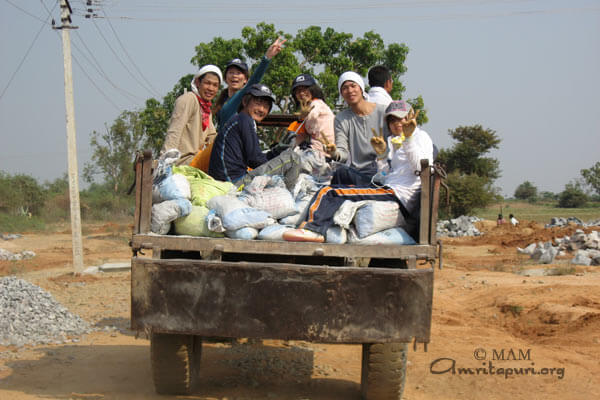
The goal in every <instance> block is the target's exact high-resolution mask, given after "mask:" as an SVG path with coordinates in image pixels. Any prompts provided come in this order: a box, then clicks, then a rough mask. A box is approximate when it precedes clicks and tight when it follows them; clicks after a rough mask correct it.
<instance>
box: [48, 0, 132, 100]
mask: <svg viewBox="0 0 600 400" xmlns="http://www.w3.org/2000/svg"><path fill="white" fill-rule="evenodd" d="M40 2H41V3H42V5H43V6H44V8H45V9H46V11H47V12H48V16H49V17H51V16H52V11H54V8H56V4H58V1H57V2H56V3H55V4H54V7H53V8H52V11H50V10H48V7H46V4H45V3H44V1H43V0H40ZM55 32H56V31H55ZM75 32H77V31H75ZM56 34H57V36H60V35H58V32H56ZM84 45H85V42H84ZM73 46H74V47H75V48H76V49H77V50H79V49H78V48H77V46H76V45H75V43H73ZM79 51H81V50H79ZM88 51H89V50H88ZM90 54H92V53H91V52H90ZM82 55H83V56H84V57H85V54H84V53H83V52H82ZM71 58H72V59H73V61H75V64H77V66H78V67H79V69H80V70H81V72H83V75H84V76H85V77H86V78H88V80H89V81H90V83H91V84H92V86H94V87H95V88H96V90H98V92H99V93H100V95H101V96H102V97H104V98H105V99H106V101H108V102H109V103H110V104H111V105H112V106H113V107H114V108H115V109H116V110H117V111H121V109H120V108H119V106H117V105H116V104H115V103H114V102H113V101H112V100H111V99H110V98H109V97H108V96H107V95H106V93H104V92H103V91H102V89H100V88H99V87H98V85H96V82H94V80H93V79H92V78H91V77H90V76H89V75H88V73H87V71H86V70H85V68H83V66H82V65H81V63H80V62H79V60H77V57H75V55H74V54H71ZM92 66H93V65H92Z"/></svg>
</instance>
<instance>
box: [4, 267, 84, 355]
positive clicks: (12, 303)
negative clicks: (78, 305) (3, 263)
mask: <svg viewBox="0 0 600 400" xmlns="http://www.w3.org/2000/svg"><path fill="white" fill-rule="evenodd" d="M90 331H91V328H90V326H89V325H88V323H87V322H85V321H84V320H82V319H81V318H80V317H78V316H77V315H74V314H72V313H71V312H69V311H68V310H67V309H66V308H65V307H63V306H62V305H61V304H60V303H58V302H57V301H56V300H54V298H53V297H52V296H51V295H50V294H49V293H48V292H46V291H44V290H43V289H42V288H40V287H38V286H35V285H33V284H31V283H29V282H27V281H24V280H22V279H18V278H16V277H14V276H8V277H4V278H0V345H3V346H23V345H25V344H31V345H38V344H49V343H55V344H62V343H66V342H69V341H77V339H74V338H73V337H74V336H79V335H82V334H86V333H89V332H90Z"/></svg>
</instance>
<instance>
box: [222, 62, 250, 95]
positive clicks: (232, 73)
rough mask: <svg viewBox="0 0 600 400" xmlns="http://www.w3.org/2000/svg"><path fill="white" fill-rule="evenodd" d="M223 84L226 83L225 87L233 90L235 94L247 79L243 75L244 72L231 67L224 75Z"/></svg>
mask: <svg viewBox="0 0 600 400" xmlns="http://www.w3.org/2000/svg"><path fill="white" fill-rule="evenodd" d="M225 82H227V86H228V87H230V88H231V89H234V90H235V91H236V92H237V91H238V90H240V89H241V88H243V87H244V85H245V84H246V82H248V79H246V75H244V71H242V70H241V69H239V68H238V67H236V66H231V67H229V68H228V69H227V72H226V73H225Z"/></svg>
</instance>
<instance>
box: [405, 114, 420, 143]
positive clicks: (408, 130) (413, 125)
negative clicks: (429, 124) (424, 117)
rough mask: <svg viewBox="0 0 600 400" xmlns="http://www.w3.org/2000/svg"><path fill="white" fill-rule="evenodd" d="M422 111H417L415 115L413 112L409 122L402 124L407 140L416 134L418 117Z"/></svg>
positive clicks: (409, 116) (409, 115) (408, 118)
mask: <svg viewBox="0 0 600 400" xmlns="http://www.w3.org/2000/svg"><path fill="white" fill-rule="evenodd" d="M420 111H421V110H417V112H416V113H415V112H414V111H413V110H411V111H410V113H409V114H408V117H407V120H408V121H406V123H405V124H402V133H403V134H404V136H405V137H406V138H407V139H408V138H409V137H411V136H412V134H413V133H414V132H415V129H417V117H418V116H419V112H420Z"/></svg>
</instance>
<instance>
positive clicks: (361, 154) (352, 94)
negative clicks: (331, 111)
mask: <svg viewBox="0 0 600 400" xmlns="http://www.w3.org/2000/svg"><path fill="white" fill-rule="evenodd" d="M338 90H339V92H340V95H341V96H342V98H343V99H344V101H345V102H346V103H347V104H348V108H347V109H345V110H343V111H341V112H340V113H338V114H337V115H336V116H335V122H334V129H335V144H334V143H329V144H327V145H326V146H325V147H326V151H327V153H329V155H330V156H331V158H332V159H333V160H334V161H339V162H340V163H345V164H346V165H342V166H339V167H338V168H337V169H336V171H335V172H334V175H333V178H332V179H331V183H332V184H347V185H359V186H367V185H369V184H370V183H371V178H372V177H373V175H375V173H376V172H377V160H376V158H377V154H376V153H375V151H374V150H373V149H372V148H371V146H370V144H369V140H370V138H371V137H372V136H373V133H372V132H373V130H376V131H378V132H379V131H380V130H381V128H382V124H383V123H384V114H385V110H386V107H385V106H384V105H382V104H375V103H371V102H370V101H368V100H367V94H366V92H365V84H364V82H363V79H362V78H361V76H360V75H358V74H357V73H356V72H352V71H348V72H344V73H343V74H342V75H340V78H339V79H338ZM383 135H384V136H385V138H387V136H388V130H387V127H386V126H384V127H383Z"/></svg>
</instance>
